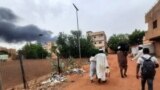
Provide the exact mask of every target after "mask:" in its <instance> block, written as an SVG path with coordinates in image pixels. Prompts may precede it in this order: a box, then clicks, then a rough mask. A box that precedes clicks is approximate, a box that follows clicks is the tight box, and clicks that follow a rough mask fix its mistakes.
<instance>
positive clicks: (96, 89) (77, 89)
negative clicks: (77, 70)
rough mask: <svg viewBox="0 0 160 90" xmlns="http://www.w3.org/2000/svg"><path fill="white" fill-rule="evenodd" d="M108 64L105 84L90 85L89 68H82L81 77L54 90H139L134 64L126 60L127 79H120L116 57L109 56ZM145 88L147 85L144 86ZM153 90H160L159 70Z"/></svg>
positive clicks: (95, 83) (75, 77)
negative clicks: (108, 71)
mask: <svg viewBox="0 0 160 90" xmlns="http://www.w3.org/2000/svg"><path fill="white" fill-rule="evenodd" d="M109 63H110V68H111V75H110V77H109V81H108V82H107V83H106V84H101V85H100V84H98V83H97V81H96V80H95V82H94V83H91V82H90V80H89V72H88V70H89V66H88V65H87V66H84V69H85V70H86V71H87V72H86V73H84V74H83V75H71V76H69V80H68V83H65V84H63V85H62V86H60V87H59V88H56V90H140V79H139V80H138V79H136V77H135V74H136V62H135V61H131V58H128V73H127V74H128V77H127V78H121V77H120V73H119V68H118V63H117V57H116V55H109ZM146 88H147V85H146ZM146 90H147V89H146ZM154 90H160V69H159V68H158V69H157V74H156V77H155V80H154Z"/></svg>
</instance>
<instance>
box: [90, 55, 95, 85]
mask: <svg viewBox="0 0 160 90" xmlns="http://www.w3.org/2000/svg"><path fill="white" fill-rule="evenodd" d="M94 55H95V54H92V56H91V57H90V59H89V61H90V80H91V83H92V82H93V79H94V76H95V75H96V59H95V57H94Z"/></svg>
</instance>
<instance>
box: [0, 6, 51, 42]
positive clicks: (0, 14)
mask: <svg viewBox="0 0 160 90" xmlns="http://www.w3.org/2000/svg"><path fill="white" fill-rule="evenodd" d="M16 20H17V16H16V15H15V14H14V13H13V12H12V11H11V10H9V9H6V8H0V38H1V39H3V40H5V41H6V42H9V43H16V42H22V41H41V42H44V41H45V42H46V41H53V40H54V38H52V36H51V35H52V32H50V31H46V30H42V29H40V28H38V27H36V26H35V25H27V26H17V25H15V24H14V23H13V21H16Z"/></svg>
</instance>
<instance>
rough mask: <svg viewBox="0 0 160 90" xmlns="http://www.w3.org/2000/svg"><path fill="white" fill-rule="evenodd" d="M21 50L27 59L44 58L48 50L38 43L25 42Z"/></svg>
mask: <svg viewBox="0 0 160 90" xmlns="http://www.w3.org/2000/svg"><path fill="white" fill-rule="evenodd" d="M22 52H23V54H24V56H25V58H27V59H44V58H46V57H47V55H48V52H47V51H46V50H45V49H43V47H42V46H41V45H40V44H26V45H25V46H24V47H23V48H22Z"/></svg>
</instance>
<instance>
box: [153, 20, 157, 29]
mask: <svg viewBox="0 0 160 90" xmlns="http://www.w3.org/2000/svg"><path fill="white" fill-rule="evenodd" d="M155 28H157V20H155V21H154V22H153V29H155Z"/></svg>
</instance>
